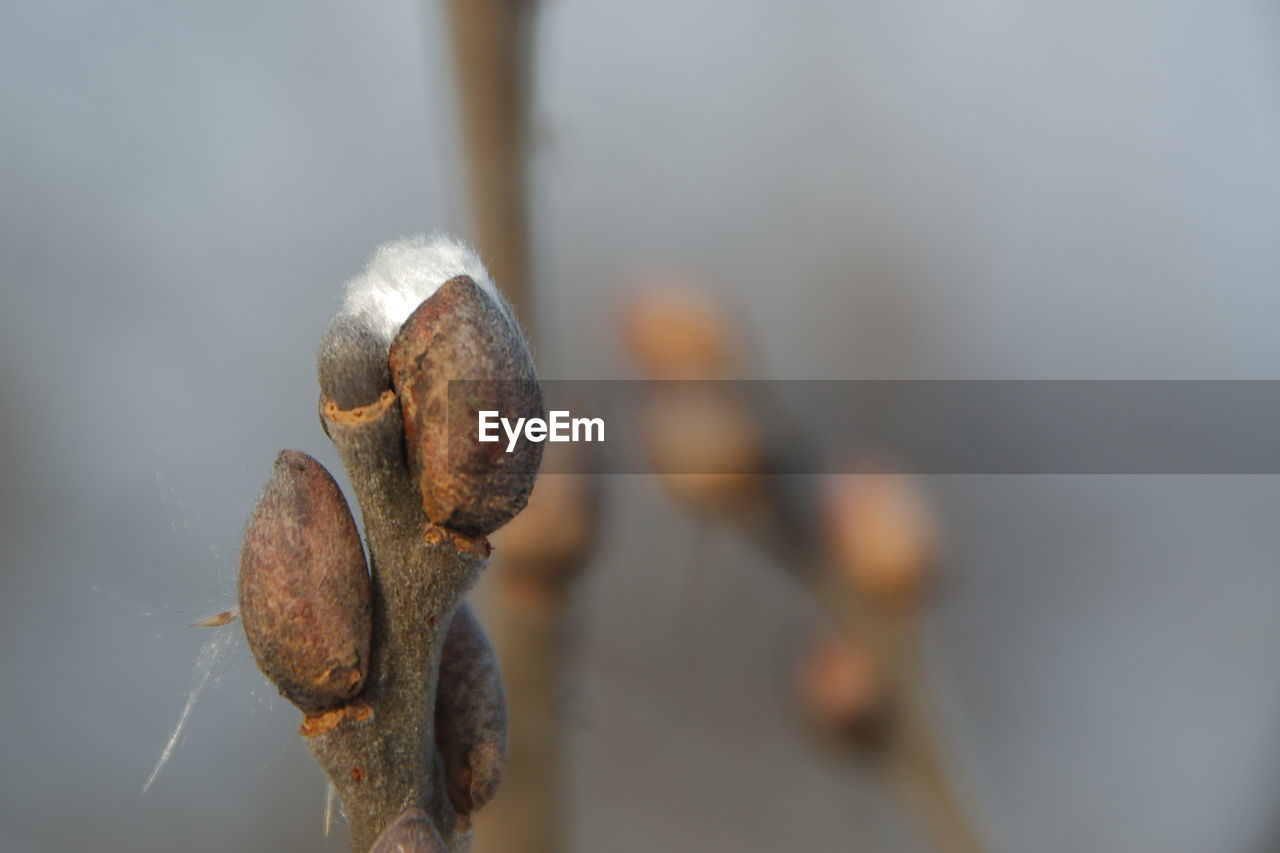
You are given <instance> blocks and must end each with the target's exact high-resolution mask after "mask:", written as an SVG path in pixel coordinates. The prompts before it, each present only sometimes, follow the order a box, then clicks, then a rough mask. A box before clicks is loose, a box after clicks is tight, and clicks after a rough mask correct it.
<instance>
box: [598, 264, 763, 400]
mask: <svg viewBox="0 0 1280 853" xmlns="http://www.w3.org/2000/svg"><path fill="white" fill-rule="evenodd" d="M622 333H623V340H624V341H625V343H626V346H627V349H628V350H629V351H630V352H631V355H632V357H633V358H634V359H635V361H636V363H637V365H638V366H639V367H640V369H641V370H642V371H643V372H644V374H645V376H647V377H649V378H652V379H714V378H724V377H727V376H731V375H733V373H735V372H736V370H737V368H738V362H739V360H740V359H739V355H738V352H737V348H736V347H735V346H734V344H733V339H734V336H735V334H737V332H736V330H735V329H734V324H733V323H732V318H731V317H730V312H729V310H728V309H727V308H726V306H724V305H722V304H720V303H719V302H717V301H716V300H715V299H714V298H713V297H711V296H709V295H708V294H706V293H703V292H701V291H699V290H698V289H697V287H696V285H694V284H691V283H688V282H682V281H678V280H668V281H656V282H650V283H648V285H647V287H646V288H645V290H644V291H642V292H640V293H638V294H636V295H635V296H634V297H632V299H631V300H630V302H629V303H628V305H627V306H626V309H625V311H624V314H623V323H622Z"/></svg>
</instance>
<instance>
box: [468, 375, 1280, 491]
mask: <svg viewBox="0 0 1280 853" xmlns="http://www.w3.org/2000/svg"><path fill="white" fill-rule="evenodd" d="M543 393H544V398H545V400H546V405H547V409H548V410H549V411H555V410H559V411H564V412H568V413H569V417H571V418H581V417H592V418H600V419H602V420H603V421H604V424H605V428H604V441H603V442H593V443H592V444H590V445H587V444H585V443H582V442H579V443H578V444H577V445H574V444H568V445H567V446H570V447H574V446H577V447H582V448H585V449H584V450H582V451H581V452H579V453H573V454H555V456H554V458H549V459H548V462H547V465H546V466H544V470H546V471H549V472H553V473H569V472H576V473H599V474H643V473H652V472H654V471H655V470H657V469H658V468H661V469H662V470H663V471H664V472H665V473H683V474H708V473H724V472H726V470H728V469H731V468H733V465H732V464H731V463H728V462H726V459H725V457H726V456H732V454H725V453H720V452H718V451H719V450H720V449H722V447H723V445H726V444H727V443H728V442H731V441H737V442H739V443H740V442H741V441H742V440H743V434H742V432H741V430H740V429H738V428H740V427H741V428H745V430H746V433H745V434H746V435H747V436H754V439H753V440H754V441H756V442H758V443H759V445H760V446H761V447H762V448H765V449H767V453H766V454H765V456H766V458H767V466H768V469H769V471H770V472H771V473H777V474H822V473H832V472H836V471H839V470H842V468H843V467H844V466H847V465H848V464H850V463H851V462H852V461H854V460H857V459H860V458H866V457H867V456H868V455H871V456H875V457H880V458H884V459H886V460H889V461H891V462H893V463H894V464H896V465H899V466H901V467H903V468H905V469H907V470H911V471H915V472H918V473H922V474H988V475H1013V474H1280V380H1191V381H1183V380H1175V381H1158V380H1121V381H1095V380H1061V381H1056V380H1050V381H1040V380H971V381H950V380H948V381H934V380H902V381H899V380H850V381H825V380H799V381H720V382H657V381H625V380H610V381H562V380H550V381H544V382H543ZM690 413H693V414H692V415H691V414H690ZM450 414H451V422H452V423H455V424H456V423H467V422H469V421H468V418H467V417H463V418H460V419H454V418H455V415H460V414H462V413H458V412H451V413H450ZM691 424H692V425H694V426H699V425H700V426H701V427H703V430H702V434H699V430H697V429H693V428H690V425H691ZM717 425H718V426H717ZM473 429H474V425H473ZM655 431H656V432H657V433H659V434H660V441H659V442H658V444H659V445H661V446H663V447H666V448H667V453H666V454H665V461H664V462H662V463H661V465H657V464H655V454H654V453H653V452H652V449H653V447H654V446H655V441H654V434H655ZM499 434H501V429H499ZM708 434H709V435H711V436H713V438H712V439H711V440H710V441H709V440H708ZM714 436H722V437H723V442H717V441H715V439H714ZM519 440H521V441H523V440H526V439H525V438H523V437H521V438H520V439H519ZM505 442H506V438H505V437H504V438H503V446H504V447H505ZM684 442H687V444H682V443H684ZM566 459H567V460H570V461H564V460H566Z"/></svg>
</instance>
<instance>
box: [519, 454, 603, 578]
mask: <svg viewBox="0 0 1280 853" xmlns="http://www.w3.org/2000/svg"><path fill="white" fill-rule="evenodd" d="M592 447H593V446H592V445H585V444H572V443H567V444H552V445H551V446H549V447H548V448H547V449H546V453H545V454H544V455H543V462H544V464H543V468H544V469H545V470H544V471H543V472H542V473H541V474H539V475H538V480H537V482H536V483H535V484H534V487H533V492H532V493H530V495H529V504H528V506H526V507H525V508H524V511H523V512H521V513H520V514H519V515H517V516H516V517H515V518H513V519H512V520H511V523H510V524H508V525H506V526H505V527H503V528H502V529H501V530H499V531H498V532H497V533H496V534H495V536H494V543H495V545H496V546H497V554H498V562H499V566H500V567H501V571H502V578H503V581H504V582H506V583H514V584H518V585H521V586H525V587H533V588H535V589H530V590H529V591H530V592H533V593H535V594H538V595H545V594H547V593H550V594H552V595H559V593H561V592H563V590H564V587H565V585H566V584H568V582H569V581H570V580H571V579H572V578H573V577H575V576H576V575H577V573H578V571H579V570H580V569H581V568H582V566H583V564H584V563H585V562H586V560H587V558H588V557H589V556H590V554H591V551H592V549H593V548H594V547H595V542H596V538H597V534H598V533H599V528H600V510H601V503H602V501H601V498H602V495H601V491H602V490H601V488H600V478H599V477H593V476H587V475H583V474H580V473H574V471H575V470H581V469H582V468H583V467H585V466H586V465H587V464H588V461H589V460H587V459H584V458H583V457H584V456H586V455H588V454H591V453H592V452H593V451H592ZM552 472H554V473H552Z"/></svg>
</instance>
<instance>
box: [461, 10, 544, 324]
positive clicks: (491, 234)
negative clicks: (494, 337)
mask: <svg viewBox="0 0 1280 853" xmlns="http://www.w3.org/2000/svg"><path fill="white" fill-rule="evenodd" d="M447 7H448V17H449V25H450V28H451V31H452V46H453V62H454V78H455V81H456V85H457V90H458V107H459V110H460V113H461V119H462V141H463V150H464V152H465V156H466V160H467V180H468V187H469V190H470V198H471V211H470V214H471V223H472V227H473V229H474V230H473V232H472V234H471V238H472V240H471V242H473V243H474V244H475V245H477V246H479V247H480V254H481V256H482V257H483V259H484V263H485V266H486V267H488V269H489V272H490V274H491V275H492V276H493V279H494V281H496V282H498V286H499V287H501V288H502V293H503V295H504V296H506V297H507V301H508V302H510V303H511V306H512V307H513V308H515V310H516V316H517V317H519V318H520V322H521V324H522V325H523V326H524V327H525V329H526V332H528V331H529V330H531V329H532V328H533V325H534V322H535V320H536V316H535V313H534V312H535V305H534V298H533V295H532V288H533V283H532V281H531V280H530V279H531V272H530V263H529V213H528V203H527V197H528V179H527V172H528V160H529V157H528V155H529V151H528V144H527V140H528V127H529V80H530V74H529V72H530V68H531V65H532V64H531V62H530V54H531V50H532V48H533V39H532V34H533V16H534V13H535V8H534V3H533V0H448V3H447Z"/></svg>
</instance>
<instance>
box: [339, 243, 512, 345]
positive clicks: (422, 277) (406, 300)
mask: <svg viewBox="0 0 1280 853" xmlns="http://www.w3.org/2000/svg"><path fill="white" fill-rule="evenodd" d="M460 275H466V276H470V277H471V280H472V281H474V282H475V283H476V284H477V285H479V287H480V291H481V292H482V293H484V294H486V295H487V296H488V297H489V298H491V299H492V300H493V301H494V302H495V303H496V304H497V305H498V307H499V308H501V309H502V312H503V313H504V314H505V315H506V316H507V319H508V320H510V321H511V323H512V324H513V325H514V324H515V317H514V315H513V314H512V312H511V308H510V306H508V305H507V302H506V300H505V299H503V298H502V295H501V294H500V293H499V292H498V288H497V286H496V285H495V284H494V283H493V279H492V278H490V277H489V272H488V271H487V270H486V269H485V268H484V264H483V263H481V261H480V256H479V255H477V254H476V251H475V250H474V249H472V248H471V247H470V246H468V245H467V244H466V243H464V242H462V241H461V240H459V239H458V238H456V237H453V236H451V235H448V234H432V235H430V236H423V235H417V236H414V237H402V238H400V239H399V240H392V241H391V242H389V243H383V244H382V245H381V246H379V247H378V249H377V250H376V251H375V252H374V253H373V257H372V258H371V259H370V260H369V263H368V264H367V265H366V266H365V268H364V271H363V272H362V273H360V274H359V275H358V276H356V277H355V278H353V279H351V280H350V281H348V282H347V289H346V295H345V297H344V298H343V302H342V310H341V312H340V313H342V314H347V315H350V316H352V317H354V318H355V319H356V320H357V321H358V322H359V323H360V324H361V325H362V326H364V327H365V328H367V329H369V330H370V331H372V332H373V333H374V334H375V335H377V336H378V337H379V338H380V339H381V340H382V344H383V346H390V345H391V341H392V339H393V338H394V337H395V335H396V333H397V332H398V331H400V327H401V326H402V325H404V321H405V320H407V319H409V315H410V314H412V313H413V312H414V311H415V310H416V309H417V307H418V306H419V305H421V304H422V302H423V300H425V299H427V298H429V297H430V296H431V295H432V294H434V293H435V292H436V291H437V290H439V289H440V286H441V285H443V284H444V283H445V282H446V281H448V280H449V279H451V278H457V277H458V276H460Z"/></svg>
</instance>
